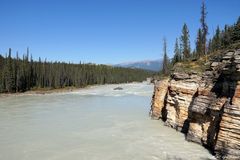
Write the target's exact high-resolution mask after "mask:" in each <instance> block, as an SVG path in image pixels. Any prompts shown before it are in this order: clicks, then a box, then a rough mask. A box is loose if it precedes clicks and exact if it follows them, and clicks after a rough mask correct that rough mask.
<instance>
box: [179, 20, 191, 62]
mask: <svg viewBox="0 0 240 160" xmlns="http://www.w3.org/2000/svg"><path fill="white" fill-rule="evenodd" d="M181 48H182V55H183V60H186V59H188V58H190V53H191V49H190V40H189V30H188V27H187V24H186V23H184V25H183V28H182V35H181Z"/></svg>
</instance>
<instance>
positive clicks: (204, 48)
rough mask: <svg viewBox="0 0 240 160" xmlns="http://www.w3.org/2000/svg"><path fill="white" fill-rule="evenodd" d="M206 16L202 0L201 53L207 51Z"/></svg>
mask: <svg viewBox="0 0 240 160" xmlns="http://www.w3.org/2000/svg"><path fill="white" fill-rule="evenodd" d="M206 16H207V11H206V4H205V1H204V0H203V2H202V7H201V19H200V22H201V27H202V28H201V30H202V39H201V43H202V54H204V55H205V54H206V52H207V35H208V26H207V23H206Z"/></svg>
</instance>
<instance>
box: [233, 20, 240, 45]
mask: <svg viewBox="0 0 240 160" xmlns="http://www.w3.org/2000/svg"><path fill="white" fill-rule="evenodd" d="M231 40H232V41H233V42H237V41H240V17H239V18H238V20H237V23H236V24H235V25H234V26H233V31H232V34H231Z"/></svg>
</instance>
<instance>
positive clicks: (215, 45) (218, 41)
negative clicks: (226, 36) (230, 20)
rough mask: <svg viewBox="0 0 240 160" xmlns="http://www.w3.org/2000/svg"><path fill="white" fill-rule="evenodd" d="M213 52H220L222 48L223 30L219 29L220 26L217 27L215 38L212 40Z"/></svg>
mask: <svg viewBox="0 0 240 160" xmlns="http://www.w3.org/2000/svg"><path fill="white" fill-rule="evenodd" d="M211 47H212V48H211V49H212V51H216V50H219V49H220V48H221V30H220V28H219V26H217V29H216V33H215V35H214V36H213V40H212V46H211Z"/></svg>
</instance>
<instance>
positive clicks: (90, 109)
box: [0, 83, 214, 160]
mask: <svg viewBox="0 0 240 160" xmlns="http://www.w3.org/2000/svg"><path fill="white" fill-rule="evenodd" d="M116 87H122V88H123V90H114V88H116ZM152 93H153V86H152V85H148V84H146V83H132V84H121V85H103V86H93V87H90V88H86V89H80V90H77V91H74V92H69V93H53V94H45V95H34V94H32V95H30V94H23V95H18V96H9V97H0V160H165V159H191V160H194V159H196V160H198V159H214V157H213V156H212V155H211V154H210V153H209V152H208V151H207V150H206V149H204V148H203V147H202V146H200V145H197V144H194V143H191V142H187V141H185V139H184V135H183V134H181V133H179V132H176V131H175V130H174V129H171V128H168V127H166V126H164V124H163V123H162V122H161V121H156V120H151V119H150V117H149V115H148V113H149V109H150V103H151V96H152Z"/></svg>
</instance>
